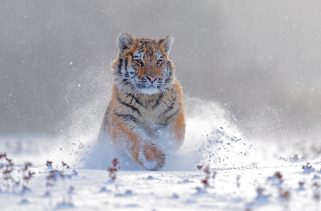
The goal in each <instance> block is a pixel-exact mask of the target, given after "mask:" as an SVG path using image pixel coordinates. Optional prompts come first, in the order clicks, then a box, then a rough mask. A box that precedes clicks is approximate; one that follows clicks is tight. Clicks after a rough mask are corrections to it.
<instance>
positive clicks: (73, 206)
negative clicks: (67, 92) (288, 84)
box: [0, 98, 321, 211]
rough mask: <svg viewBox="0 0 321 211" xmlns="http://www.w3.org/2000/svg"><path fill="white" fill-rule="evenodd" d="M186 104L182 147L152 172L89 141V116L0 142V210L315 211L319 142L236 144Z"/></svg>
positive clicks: (232, 133)
mask: <svg viewBox="0 0 321 211" xmlns="http://www.w3.org/2000/svg"><path fill="white" fill-rule="evenodd" d="M187 105H188V106H187V115H188V118H187V128H186V131H187V134H186V140H185V143H184V145H183V147H182V148H181V149H180V150H179V151H178V152H177V153H174V154H168V155H167V162H166V165H165V166H164V169H163V170H162V171H157V172H149V171H144V170H142V169H140V168H139V167H137V166H136V165H135V164H134V163H132V162H131V160H130V159H128V158H127V157H126V156H124V155H123V154H122V153H119V152H117V151H116V150H114V149H113V146H112V145H110V144H109V143H108V141H106V142H99V141H97V140H96V136H97V133H98V131H97V129H98V128H99V124H100V121H99V120H97V119H95V118H94V117H92V116H90V115H91V114H90V113H89V114H87V113H88V112H82V111H80V112H79V111H77V113H76V114H77V115H75V117H74V118H72V121H71V127H70V128H68V131H67V132H65V133H64V134H62V135H61V136H60V137H54V138H52V137H51V138H49V137H46V136H35V135H33V136H31V135H30V134H29V135H25V136H23V135H22V136H20V137H14V136H12V137H8V136H7V137H4V136H3V137H1V139H0V152H6V153H7V156H8V157H9V158H12V159H13V163H14V164H10V161H8V160H6V159H5V157H2V158H1V161H0V164H1V165H0V167H1V168H0V188H1V193H0V207H1V210H34V211H36V210H55V209H70V210H114V209H116V208H117V209H119V210H196V209H200V210H247V211H250V210H253V211H254V210H273V211H274V210H299V211H301V210H309V211H310V210H313V211H314V210H321V204H320V194H321V188H320V186H321V179H320V177H321V159H320V154H321V150H320V144H319V143H320V140H319V139H318V137H317V136H316V137H313V136H311V137H308V136H306V137H305V140H302V139H298V140H299V141H297V142H295V141H294V142H288V141H285V142H282V140H281V138H280V140H277V141H275V140H271V139H270V138H268V137H264V136H262V137H259V138H257V139H254V138H253V139H249V138H247V137H245V138H244V137H243V136H242V134H241V133H240V132H239V131H238V130H237V128H236V127H235V126H233V124H231V123H230V121H229V119H228V117H227V116H226V113H225V112H224V110H223V109H221V108H220V107H219V106H217V105H216V104H215V103H211V102H207V101H202V100H199V99H192V98H187ZM85 109H88V108H85ZM80 113H81V114H83V116H81V117H80V116H79V114H80ZM86 115H89V116H90V118H89V117H88V116H87V117H86ZM83 119H85V120H86V121H80V120H83ZM79 124H80V125H79ZM84 124H85V125H84ZM84 128H86V129H85V130H84ZM289 143H291V144H289ZM114 158H117V159H118V161H119V170H118V171H117V172H115V173H116V179H115V180H114V181H112V180H111V177H110V175H109V173H110V172H108V171H107V169H108V168H109V167H111V165H112V164H111V161H112V160H113V159H114ZM25 161H30V162H32V167H29V166H28V167H26V165H24V162H25ZM47 161H52V165H51V166H50V165H48V166H49V168H48V166H46V163H47ZM62 161H63V162H65V163H67V165H68V166H70V168H67V165H62V163H61V162H62ZM308 162H309V163H310V164H309V165H307V163H308ZM302 166H305V168H302ZM117 167H118V165H117ZM8 169H9V170H10V171H9V172H8V171H7V172H6V170H8ZM29 172H34V173H35V174H32V175H31V178H29V176H30V174H29ZM10 176H11V177H10ZM8 178H9V179H8Z"/></svg>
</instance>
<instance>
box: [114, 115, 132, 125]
mask: <svg viewBox="0 0 321 211" xmlns="http://www.w3.org/2000/svg"><path fill="white" fill-rule="evenodd" d="M115 115H116V116H117V117H119V118H121V119H123V120H126V121H133V122H135V123H137V118H136V117H134V116H133V115H131V114H122V113H115Z"/></svg>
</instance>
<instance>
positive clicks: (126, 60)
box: [125, 57, 128, 74]
mask: <svg viewBox="0 0 321 211" xmlns="http://www.w3.org/2000/svg"><path fill="white" fill-rule="evenodd" d="M127 66H128V58H127V57H126V59H125V71H126V73H127ZM127 74H128V73H127Z"/></svg>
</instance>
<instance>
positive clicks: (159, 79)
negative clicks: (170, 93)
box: [112, 33, 175, 95]
mask: <svg viewBox="0 0 321 211" xmlns="http://www.w3.org/2000/svg"><path fill="white" fill-rule="evenodd" d="M117 44H118V47H119V57H118V58H117V59H116V60H115V61H114V62H113V65H112V66H113V72H114V76H115V82H116V85H117V86H118V88H119V89H121V90H123V91H125V92H127V93H129V94H136V93H142V94H146V95H153V94H157V93H160V92H163V91H165V90H166V89H168V88H169V87H170V86H171V84H172V83H173V79H174V77H175V76H174V65H173V64H172V62H171V61H170V60H169V52H170V50H171V47H172V44H173V37H172V36H166V37H165V38H163V39H160V40H153V39H145V38H134V37H133V36H132V35H131V34H129V33H121V34H119V36H118V39H117Z"/></svg>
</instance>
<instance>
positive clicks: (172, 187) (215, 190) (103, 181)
mask: <svg viewBox="0 0 321 211" xmlns="http://www.w3.org/2000/svg"><path fill="white" fill-rule="evenodd" d="M312 166H313V168H314V169H306V170H305V171H304V170H303V169H302V165H301V164H299V163H297V164H292V165H289V164H288V165H282V166H279V167H265V168H264V167H249V168H236V169H234V168H233V169H211V170H210V172H209V179H208V181H209V186H208V187H206V186H205V185H204V184H203V183H202V182H201V181H202V180H203V179H205V178H206V173H205V172H203V171H197V170H195V171H160V172H147V171H120V172H118V173H117V177H116V179H115V181H114V182H112V181H111V179H110V178H109V176H108V172H107V171H106V170H89V169H77V170H76V171H77V174H75V173H72V170H69V169H65V170H63V172H64V174H66V175H72V176H71V177H70V178H69V177H68V176H65V177H61V176H59V175H57V181H55V182H54V185H53V186H52V187H51V186H50V187H48V185H46V183H48V180H49V179H48V175H49V174H50V170H47V169H46V168H45V167H44V168H40V167H39V168H34V169H32V171H34V172H35V173H36V174H35V175H34V178H33V179H31V181H30V184H29V185H28V186H29V187H30V189H31V192H28V193H25V194H19V193H16V194H12V193H1V197H0V206H1V210H52V209H64V208H65V209H67V208H69V209H71V210H114V209H116V208H117V209H121V210H125V209H128V210H196V209H198V210H275V211H276V210H320V207H321V206H320V181H321V180H320V177H321V172H320V167H321V163H320V162H318V163H312ZM277 171H280V174H277V173H276V172H277Z"/></svg>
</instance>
